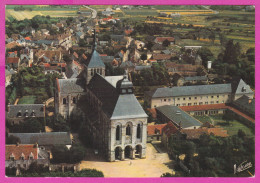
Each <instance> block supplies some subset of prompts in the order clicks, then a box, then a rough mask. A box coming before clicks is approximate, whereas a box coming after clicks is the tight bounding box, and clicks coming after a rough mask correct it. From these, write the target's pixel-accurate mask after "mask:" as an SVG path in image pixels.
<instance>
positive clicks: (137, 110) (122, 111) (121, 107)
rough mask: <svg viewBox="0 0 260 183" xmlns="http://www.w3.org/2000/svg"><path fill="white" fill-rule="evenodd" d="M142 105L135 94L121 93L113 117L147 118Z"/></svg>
mask: <svg viewBox="0 0 260 183" xmlns="http://www.w3.org/2000/svg"><path fill="white" fill-rule="evenodd" d="M146 117H148V116H147V114H146V113H145V112H144V110H143V108H142V106H141V105H140V103H139V102H138V100H137V99H136V97H135V95H134V94H126V95H119V97H118V100H117V102H116V106H115V108H114V111H113V114H112V117H111V119H124V118H146Z"/></svg>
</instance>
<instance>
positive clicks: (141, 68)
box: [135, 65, 152, 73]
mask: <svg viewBox="0 0 260 183" xmlns="http://www.w3.org/2000/svg"><path fill="white" fill-rule="evenodd" d="M151 68H152V66H151V65H137V66H135V72H136V73H140V72H141V71H142V70H144V69H151Z"/></svg>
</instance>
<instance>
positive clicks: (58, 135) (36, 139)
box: [8, 132, 72, 146]
mask: <svg viewBox="0 0 260 183" xmlns="http://www.w3.org/2000/svg"><path fill="white" fill-rule="evenodd" d="M10 135H13V136H16V137H19V138H20V140H21V144H35V143H38V144H39V145H40V146H44V145H71V144H72V140H71V136H70V133H69V132H48V133H9V134H8V136H10Z"/></svg>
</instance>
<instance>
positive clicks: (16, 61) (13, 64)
mask: <svg viewBox="0 0 260 183" xmlns="http://www.w3.org/2000/svg"><path fill="white" fill-rule="evenodd" d="M20 61H21V60H20V58H19V57H7V59H6V65H8V66H9V67H10V68H12V69H14V70H17V69H18V68H19V66H20Z"/></svg>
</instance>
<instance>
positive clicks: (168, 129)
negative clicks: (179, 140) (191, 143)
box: [162, 122, 179, 137]
mask: <svg viewBox="0 0 260 183" xmlns="http://www.w3.org/2000/svg"><path fill="white" fill-rule="evenodd" d="M178 131H179V130H178V128H177V127H176V126H174V124H172V122H168V123H167V125H166V126H165V127H163V129H162V132H163V133H165V134H166V135H167V137H170V136H171V135H172V134H175V133H177V132H178Z"/></svg>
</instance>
